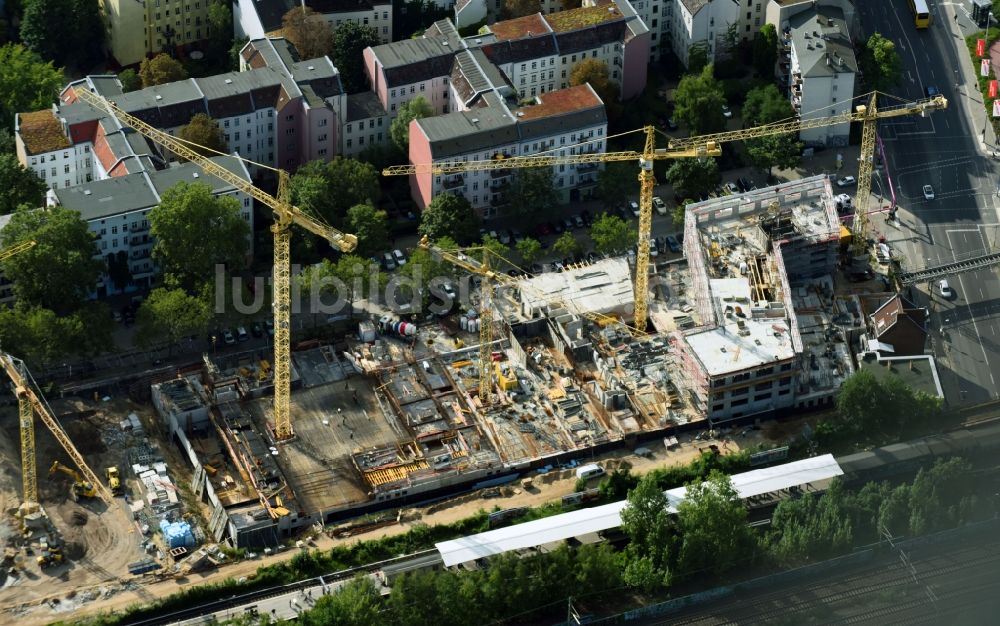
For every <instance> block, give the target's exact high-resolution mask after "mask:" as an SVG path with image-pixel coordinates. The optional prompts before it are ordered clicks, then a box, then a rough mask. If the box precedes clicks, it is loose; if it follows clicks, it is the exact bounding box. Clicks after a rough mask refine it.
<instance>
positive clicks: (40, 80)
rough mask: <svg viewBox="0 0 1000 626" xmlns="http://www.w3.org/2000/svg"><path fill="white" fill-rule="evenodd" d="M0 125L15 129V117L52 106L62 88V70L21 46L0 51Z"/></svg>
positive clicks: (0, 49) (10, 46)
mask: <svg viewBox="0 0 1000 626" xmlns="http://www.w3.org/2000/svg"><path fill="white" fill-rule="evenodd" d="M0 67H2V68H3V71H2V72H0V125H2V126H3V127H4V128H13V127H14V114H15V113H21V112H23V111H38V110H40V109H47V108H49V107H51V106H52V103H53V102H55V100H56V98H57V97H58V95H59V89H60V88H61V87H62V81H63V76H62V71H61V70H57V69H56V68H55V67H53V66H52V63H51V62H48V63H46V62H44V61H42V59H41V58H39V56H38V55H37V54H35V53H33V52H31V51H30V50H28V49H27V48H25V47H24V46H22V45H20V44H7V45H6V46H4V47H2V48H0Z"/></svg>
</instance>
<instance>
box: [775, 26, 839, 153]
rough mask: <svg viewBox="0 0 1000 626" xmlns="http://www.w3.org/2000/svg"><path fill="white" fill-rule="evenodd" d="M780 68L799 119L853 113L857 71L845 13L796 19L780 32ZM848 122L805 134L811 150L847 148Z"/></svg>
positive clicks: (802, 134) (800, 137)
mask: <svg viewBox="0 0 1000 626" xmlns="http://www.w3.org/2000/svg"><path fill="white" fill-rule="evenodd" d="M780 37H781V40H782V48H783V49H782V59H781V61H782V64H781V66H782V67H787V68H788V72H789V73H788V77H787V82H788V85H789V97H790V98H791V101H792V106H793V107H794V109H795V111H796V113H798V114H799V116H800V117H801V119H803V120H808V119H817V118H823V117H829V116H831V115H838V114H841V113H845V112H847V111H849V110H850V108H851V106H852V100H853V98H854V83H855V77H856V75H857V72H858V63H857V58H856V57H855V56H854V46H853V44H852V43H851V38H850V36H849V31H848V27H847V23H846V22H845V20H844V12H843V11H842V10H841V9H839V8H837V7H832V6H817V7H816V8H815V10H811V11H802V12H800V13H798V14H796V15H793V16H792V17H791V18H790V19H789V20H788V24H787V27H786V28H785V30H784V31H782V32H781V33H780ZM849 135H850V124H838V125H836V126H827V127H822V128H814V129H811V130H803V131H802V132H801V133H799V139H800V140H801V141H802V142H803V143H804V144H806V145H807V146H831V147H832V146H846V145H847V143H848V139H849Z"/></svg>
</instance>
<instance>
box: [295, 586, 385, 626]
mask: <svg viewBox="0 0 1000 626" xmlns="http://www.w3.org/2000/svg"><path fill="white" fill-rule="evenodd" d="M381 609H382V597H381V596H380V595H379V592H378V590H377V589H375V585H374V584H372V582H371V580H370V579H368V578H363V577H361V576H358V577H357V578H355V579H353V580H352V581H351V582H349V583H347V584H346V585H344V586H343V587H341V588H340V589H338V590H337V591H335V592H333V593H331V594H328V595H325V596H322V597H321V598H320V599H319V600H317V601H316V604H315V605H314V606H313V608H312V609H311V610H309V611H306V612H304V613H303V614H302V617H301V618H300V623H301V624H302V626H328V625H329V624H337V626H379V625H380V624H383V623H384V621H383V619H382V616H381Z"/></svg>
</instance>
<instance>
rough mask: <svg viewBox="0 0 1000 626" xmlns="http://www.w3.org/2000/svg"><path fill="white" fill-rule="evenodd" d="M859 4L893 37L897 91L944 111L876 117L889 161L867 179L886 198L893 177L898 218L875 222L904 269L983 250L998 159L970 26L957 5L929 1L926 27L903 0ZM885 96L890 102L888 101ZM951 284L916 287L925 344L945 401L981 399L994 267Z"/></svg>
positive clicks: (994, 201) (994, 227) (996, 322)
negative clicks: (925, 313)
mask: <svg viewBox="0 0 1000 626" xmlns="http://www.w3.org/2000/svg"><path fill="white" fill-rule="evenodd" d="M856 6H857V8H858V11H859V12H860V14H861V18H862V25H863V29H864V31H865V33H866V36H867V34H870V33H872V32H875V31H877V32H880V33H882V35H884V36H885V37H887V38H889V39H891V40H893V41H894V42H895V43H896V46H897V50H898V51H899V53H900V57H901V58H902V62H903V81H902V83H901V84H900V85H898V86H897V87H896V88H895V89H893V95H895V96H899V97H901V98H903V99H906V100H914V99H918V98H923V97H925V96H926V89H927V87H928V86H934V87H936V88H937V89H938V90H939V91H940V92H941V93H942V94H943V95H944V96H945V97H946V98H947V99H948V102H949V107H948V109H946V110H944V111H937V112H935V113H933V114H932V115H930V116H929V117H927V118H919V117H906V118H898V119H895V120H887V121H884V122H882V123H880V124H879V135H880V137H881V138H882V141H883V143H884V146H885V154H886V157H887V158H886V160H887V163H886V166H887V167H886V171H885V172H883V173H882V174H880V175H877V176H875V178H873V183H872V189H873V194H877V193H879V192H880V191H881V193H882V194H883V195H884V196H885V197H888V196H889V195H890V179H891V186H892V188H893V189H894V190H895V195H896V201H897V203H898V205H899V206H900V212H899V214H900V219H901V225H900V227H899V228H895V227H892V226H889V225H887V224H886V223H885V218H884V214H882V215H877V216H873V219H872V224H873V226H874V228H875V229H876V230H877V231H879V232H881V233H883V234H885V236H886V238H887V239H888V241H889V242H890V243H891V245H893V247H894V248H895V249H896V250H897V251H899V252H902V253H903V255H904V258H905V264H906V267H907V268H914V269H916V268H921V267H925V266H928V265H936V264H939V263H944V262H948V261H952V260H954V259H960V258H963V257H969V256H976V255H977V254H983V253H984V252H985V251H986V250H987V249H989V248H991V247H995V246H996V244H997V241H996V239H997V236H998V233H1000V228H998V226H1000V224H998V222H1000V218H998V206H1000V203H998V198H997V196H996V193H997V189H998V186H997V183H998V180H1000V163H998V162H996V161H994V160H992V159H990V158H988V157H987V156H986V155H987V154H989V153H988V152H987V151H988V150H991V149H992V148H993V146H992V145H988V144H987V143H986V142H989V143H990V144H992V143H993V142H995V141H996V139H995V138H994V137H993V134H992V131H990V132H989V133H988V134H987V135H986V136H985V140H986V142H984V135H983V127H984V125H985V123H986V117H985V112H984V111H983V110H982V104H981V102H982V100H981V97H980V95H979V94H978V92H977V88H976V86H975V77H974V75H973V74H972V72H973V70H972V67H971V65H970V63H969V61H968V55H967V53H966V51H965V42H964V36H965V34H967V33H971V32H973V29H972V24H971V22H970V21H969V20H968V18H967V17H966V13H965V12H964V9H961V8H960V7H958V6H956V3H934V4H933V5H932V7H931V9H932V15H933V17H934V20H933V23H932V26H931V27H930V28H928V29H927V30H924V31H918V30H917V29H916V28H915V27H914V26H913V20H912V17H911V13H910V10H909V5H908V3H906V2H860V3H857V4H856ZM956 8H958V9H959V12H960V21H959V22H958V23H956V21H955V20H954V12H955V10H956ZM962 31H964V32H962ZM977 69H978V68H977ZM970 86H971V88H970ZM881 103H882V105H883V106H884V105H886V104H888V102H887V99H886V98H882V99H881ZM926 184H929V185H931V186H932V187H933V189H934V199H933V200H927V199H925V197H924V193H923V190H922V188H923V186H924V185H926ZM948 282H949V284H950V286H951V287H952V288H953V289H954V291H955V295H954V297H953V298H950V299H947V298H944V297H942V296H941V295H940V293H938V291H939V290H938V288H937V284H936V281H935V283H934V284H922V285H915V286H914V289H913V292H914V293H913V296H914V299H915V300H916V301H917V304H919V305H923V306H928V307H929V308H930V311H931V342H932V347H933V350H934V353H935V355H936V356H937V358H938V370H939V374H940V376H941V383H942V387H943V388H944V392H945V397H946V399H947V400H948V402H949V403H951V404H953V405H959V404H965V403H978V402H984V401H986V400H989V399H992V398H995V397H997V395H998V393H1000V386H998V384H997V383H998V380H997V379H998V378H1000V280H998V271H997V269H996V268H993V269H987V270H981V271H977V272H968V273H965V274H962V275H959V276H955V277H953V278H950V279H949V280H948Z"/></svg>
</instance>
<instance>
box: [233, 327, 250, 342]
mask: <svg viewBox="0 0 1000 626" xmlns="http://www.w3.org/2000/svg"><path fill="white" fill-rule="evenodd" d="M249 340H250V333H248V332H247V329H246V327H245V326H242V325H240V326H237V327H236V341H239V342H240V343H243V342H244V341H249Z"/></svg>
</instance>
